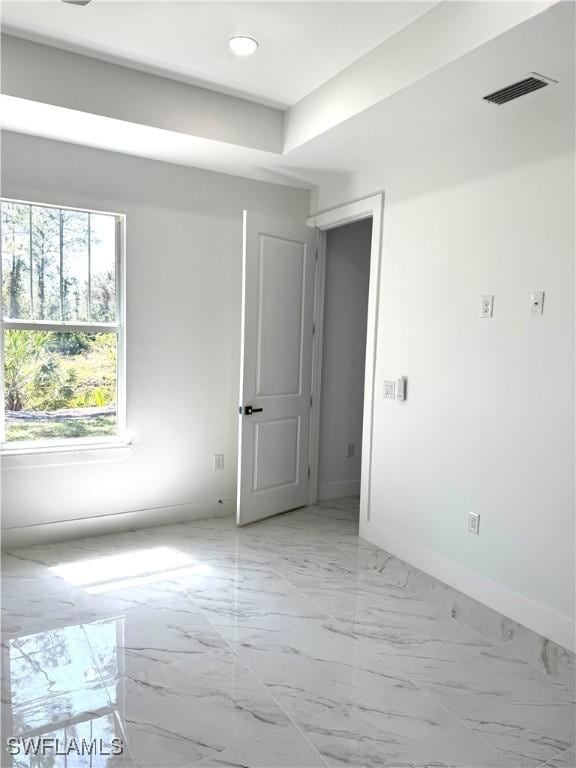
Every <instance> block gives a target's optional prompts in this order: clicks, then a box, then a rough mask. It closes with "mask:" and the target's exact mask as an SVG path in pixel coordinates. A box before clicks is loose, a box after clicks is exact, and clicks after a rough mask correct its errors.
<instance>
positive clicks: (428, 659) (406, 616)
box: [339, 593, 494, 679]
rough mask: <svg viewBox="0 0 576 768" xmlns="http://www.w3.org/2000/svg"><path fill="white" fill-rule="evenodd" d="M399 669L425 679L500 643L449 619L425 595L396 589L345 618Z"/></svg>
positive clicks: (343, 618) (342, 618)
mask: <svg viewBox="0 0 576 768" xmlns="http://www.w3.org/2000/svg"><path fill="white" fill-rule="evenodd" d="M339 621H340V623H342V624H343V625H344V626H346V627H347V628H348V629H349V631H350V632H352V633H354V635H356V636H357V637H359V638H361V639H362V640H364V641H365V642H367V643H370V644H372V645H373V647H374V648H375V650H376V651H377V653H378V654H379V655H380V656H381V657H382V658H383V659H384V660H386V661H388V662H389V663H390V664H392V665H393V666H394V667H396V668H397V669H399V670H400V671H402V672H404V673H405V674H407V675H409V676H411V677H412V678H414V679H419V678H420V677H421V676H426V675H427V674H429V673H431V672H433V671H439V670H442V669H444V668H446V667H450V666H451V665H452V664H454V663H456V662H457V661H461V660H462V659H466V658H469V657H472V656H475V655H476V654H477V653H479V652H480V651H482V650H485V649H490V648H492V647H494V644H493V643H491V642H490V641H489V640H488V639H486V638H485V637H483V636H482V635H480V634H478V633H477V632H475V631H474V630H472V629H469V628H468V627H466V626H463V625H462V624H459V623H458V622H456V621H454V620H452V619H448V618H446V617H445V616H444V615H443V614H442V613H441V612H439V611H438V610H437V609H436V608H435V606H433V605H431V604H430V603H428V602H427V601H426V600H424V599H422V598H421V597H420V596H419V595H406V594H404V593H391V594H389V595H387V596H386V598H385V599H384V598H383V599H382V601H381V602H380V603H379V604H378V605H377V606H372V607H370V608H365V609H364V608H361V609H360V610H358V611H356V612H354V613H352V614H348V615H344V616H341V617H339Z"/></svg>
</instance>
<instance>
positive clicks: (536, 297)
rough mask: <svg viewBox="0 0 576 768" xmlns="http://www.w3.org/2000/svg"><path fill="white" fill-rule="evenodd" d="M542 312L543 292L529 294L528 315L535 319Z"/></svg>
mask: <svg viewBox="0 0 576 768" xmlns="http://www.w3.org/2000/svg"><path fill="white" fill-rule="evenodd" d="M543 312H544V291H534V293H531V294H530V314H531V315H532V316H533V317H535V316H536V315H541V314H542V313H543Z"/></svg>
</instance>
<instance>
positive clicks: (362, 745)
mask: <svg viewBox="0 0 576 768" xmlns="http://www.w3.org/2000/svg"><path fill="white" fill-rule="evenodd" d="M456 723H457V721H456V720H455V719H454V718H453V717H452V716H451V715H450V714H449V713H448V712H447V711H446V710H445V709H444V707H442V706H440V705H439V704H438V703H437V702H436V701H434V700H433V699H431V698H430V697H429V696H427V695H426V694H424V693H422V691H420V690H418V688H416V686H414V685H413V684H412V683H410V682H407V681H402V682H397V681H389V682H388V684H383V685H382V686H381V687H380V689H379V690H378V691H377V692H373V693H372V695H371V696H367V697H365V698H364V700H363V701H356V702H350V703H347V704H346V703H345V704H342V705H340V706H338V707H334V708H333V709H332V710H330V711H329V712H326V713H325V714H323V715H321V716H319V717H312V718H309V719H308V720H306V721H304V722H303V723H302V729H303V731H304V732H305V734H306V735H307V736H308V738H309V739H310V741H311V742H312V744H313V745H314V747H315V748H316V749H317V750H318V751H319V752H320V754H321V755H322V757H323V758H324V759H325V760H326V762H327V763H328V764H329V765H333V766H340V765H349V766H365V767H366V768H372V766H388V765H393V764H396V763H395V762H394V761H395V759H396V758H397V757H398V756H399V755H401V754H402V753H406V752H408V751H409V750H410V749H414V748H415V745H418V744H420V743H421V742H423V741H426V740H429V739H432V738H433V737H435V736H437V737H438V738H439V739H440V740H441V741H442V736H443V734H445V733H446V732H447V731H448V730H449V729H451V728H453V727H454V725H455V724H456ZM486 751H488V749H487V750H486ZM492 756H493V757H497V754H496V753H494V754H493V755H492Z"/></svg>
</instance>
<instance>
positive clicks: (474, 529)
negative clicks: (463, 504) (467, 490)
mask: <svg viewBox="0 0 576 768" xmlns="http://www.w3.org/2000/svg"><path fill="white" fill-rule="evenodd" d="M468 533H473V534H474V536H479V535H480V515H479V513H478V512H468Z"/></svg>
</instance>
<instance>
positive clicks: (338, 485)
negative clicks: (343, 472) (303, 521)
mask: <svg viewBox="0 0 576 768" xmlns="http://www.w3.org/2000/svg"><path fill="white" fill-rule="evenodd" d="M344 496H360V480H340V481H338V482H335V483H319V484H318V499H319V500H320V501H325V500H326V499H341V498H343V497H344Z"/></svg>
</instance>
